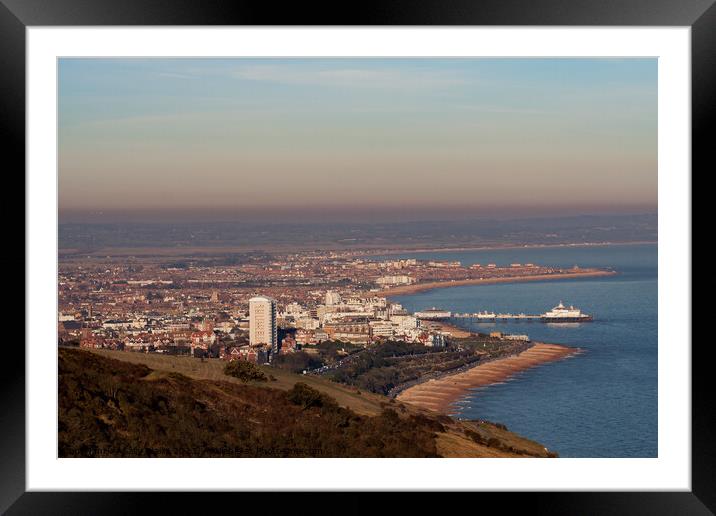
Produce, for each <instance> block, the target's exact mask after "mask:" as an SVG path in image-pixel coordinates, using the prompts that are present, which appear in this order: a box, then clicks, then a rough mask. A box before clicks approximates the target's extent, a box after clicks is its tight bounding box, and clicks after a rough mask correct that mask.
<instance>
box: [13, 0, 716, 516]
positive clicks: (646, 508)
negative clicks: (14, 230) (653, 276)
mask: <svg viewBox="0 0 716 516" xmlns="http://www.w3.org/2000/svg"><path fill="white" fill-rule="evenodd" d="M714 1H715V0H621V1H620V0H607V1H594V0H571V1H569V2H567V1H564V0H532V1H527V0H488V1H476V0H451V1H447V0H446V1H442V2H441V1H440V0H430V1H420V2H418V1H410V0H399V1H398V0H394V1H386V2H383V3H372V2H360V3H355V4H351V5H341V4H339V3H332V4H329V5H322V4H321V3H320V2H319V3H315V2H314V3H311V4H310V5H309V4H305V3H288V2H287V3H284V4H281V5H280V6H279V5H274V4H272V3H268V2H264V3H257V2H233V3H231V4H229V3H228V2H224V1H221V0H204V1H201V0H174V1H171V2H169V1H166V0H141V1H140V0H123V1H122V2H119V1H116V0H0V125H1V126H2V127H3V131H2V133H1V134H2V135H3V138H2V139H3V140H4V143H5V144H6V145H7V149H6V151H5V153H4V156H5V159H4V160H3V163H4V164H7V163H15V167H16V169H17V170H19V169H24V167H25V59H26V57H25V45H26V32H25V29H26V27H30V26H83V25H103V26H110V25H154V26H161V25H237V26H244V25H287V24H290V25H403V26H405V25H447V26H457V25H463V26H464V25H513V26H524V25H537V26H538V25H551V26H567V25H570V26H597V25H605V26H689V27H691V45H692V46H691V51H692V56H691V57H692V66H691V72H692V162H693V166H692V169H693V170H696V169H697V168H700V169H702V174H705V173H706V170H705V169H706V166H707V163H708V160H709V157H710V147H711V146H712V145H711V144H710V142H709V140H708V137H707V128H708V126H709V125H710V123H711V122H712V121H713V112H714V105H716V6H715V5H714ZM8 158H10V159H8ZM6 170H7V172H8V173H10V172H11V171H12V172H14V170H15V169H13V170H10V169H9V168H8V169H6ZM692 177H693V172H692ZM22 188H24V186H23V187H22ZM12 260H13V259H12V258H10V259H8V260H5V261H4V263H6V264H7V266H17V267H19V266H20V260H21V258H20V257H16V258H15V261H14V262H13V261H12ZM23 263H24V262H23ZM26 274H27V270H26ZM31 309H32V307H28V311H27V312H26V315H25V317H26V324H30V323H31V314H32V310H31ZM687 338H689V339H690V336H688V337H687ZM701 344H702V345H701V346H698V345H697V346H692V374H693V376H692V491H690V492H652V491H650V492H638V493H628V492H600V493H596V492H591V493H519V494H515V493H509V494H507V493H503V494H497V493H487V494H482V493H481V494H479V495H474V494H468V495H458V494H453V495H451V496H455V497H457V498H455V500H460V499H461V498H463V497H464V496H471V497H472V498H471V501H468V502H467V503H469V504H474V503H477V502H475V500H479V503H484V502H486V501H496V502H499V504H500V510H501V511H504V510H507V511H508V512H511V511H510V509H512V508H514V507H515V506H520V507H529V510H530V512H537V513H541V512H548V513H550V514H653V515H656V514H679V515H680V514H713V512H714V511H716V474H715V472H716V460H715V458H716V452H715V451H714V450H715V448H714V444H713V439H712V438H711V436H712V435H714V433H715V432H716V431H715V429H714V423H713V421H714V420H716V418H715V417H714V408H713V406H714V405H713V403H712V401H711V399H710V397H711V394H710V392H711V391H710V389H709V386H708V384H707V379H708V378H709V371H708V370H707V368H708V367H710V365H709V363H708V360H707V359H706V354H707V353H708V352H707V348H708V346H709V345H711V343H710V342H703V343H701ZM26 346H27V343H26ZM24 366H25V364H24V355H20V354H19V353H18V354H14V355H13V362H12V365H11V367H7V368H6V373H5V375H0V382H2V391H1V392H2V403H0V434H1V435H2V440H1V441H0V470H1V471H0V512H5V511H7V513H8V514H54V513H63V514H113V513H124V514H126V513H134V512H140V511H141V509H142V508H147V507H148V504H149V503H150V502H152V503H153V502H157V501H158V502H159V503H160V504H162V509H163V512H167V513H169V512H179V513H186V512H192V510H194V509H198V508H201V509H206V500H207V499H206V496H205V495H200V496H199V497H197V496H189V495H188V494H183V493H173V494H172V493H161V494H159V493H157V494H148V493H37V492H26V489H25V474H26V469H25V452H26V449H25V367H24ZM226 496H227V495H221V494H218V493H217V494H212V495H211V500H212V502H211V505H212V506H214V504H216V503H221V501H223V500H225V499H226ZM240 496H242V497H244V499H245V498H246V497H247V496H248V497H249V498H251V499H254V500H255V501H256V502H260V503H264V504H265V503H266V499H265V498H264V499H263V500H264V501H261V500H260V497H261V496H265V495H260V494H251V495H249V494H246V493H244V494H241V495H240ZM322 496H324V497H328V498H330V497H331V496H333V495H330V494H323V495H322ZM374 496H375V495H374V494H368V495H361V496H358V495H357V494H349V495H343V497H342V498H341V500H340V501H339V502H331V501H328V500H327V499H325V498H324V500H325V507H327V508H328V509H329V510H335V507H336V505H335V504H336V503H338V504H339V507H342V508H345V509H341V512H344V511H347V512H360V513H365V512H366V511H368V510H372V507H374V506H375V504H376V503H378V502H376V501H374ZM411 497H412V500H413V502H414V503H417V504H420V505H422V504H423V503H424V502H423V496H422V495H419V494H414V495H411ZM150 498H152V499H151V500H150ZM155 498H159V500H155ZM198 498H199V499H198ZM201 498H203V500H202V499H201ZM254 500H252V501H254ZM462 502H463V503H465V500H462ZM453 503H455V502H453ZM457 503H460V501H457ZM299 505H301V502H299ZM321 505H323V503H322V504H321ZM247 507H248V506H247ZM320 510H321V509H320V507H313V508H312V509H311V512H312V513H313V512H316V511H320ZM269 512H273V511H269Z"/></svg>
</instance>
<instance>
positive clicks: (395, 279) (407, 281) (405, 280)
mask: <svg viewBox="0 0 716 516" xmlns="http://www.w3.org/2000/svg"><path fill="white" fill-rule="evenodd" d="M375 282H376V283H377V284H378V285H381V286H383V287H386V286H390V285H412V284H413V283H415V279H413V278H412V277H410V276H408V275H406V274H401V275H396V276H381V277H379V278H377V279H376V280H375Z"/></svg>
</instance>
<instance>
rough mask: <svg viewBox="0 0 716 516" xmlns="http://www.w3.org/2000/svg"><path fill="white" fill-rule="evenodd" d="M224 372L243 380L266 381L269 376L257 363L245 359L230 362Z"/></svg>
mask: <svg viewBox="0 0 716 516" xmlns="http://www.w3.org/2000/svg"><path fill="white" fill-rule="evenodd" d="M224 374H225V375H228V376H233V377H234V378H238V379H239V380H241V381H242V382H252V381H253V382H266V381H268V377H267V376H266V374H264V372H263V371H262V370H261V368H259V367H258V366H257V365H256V364H252V363H251V362H246V361H244V360H235V361H233V362H229V363H228V364H226V366H225V367H224Z"/></svg>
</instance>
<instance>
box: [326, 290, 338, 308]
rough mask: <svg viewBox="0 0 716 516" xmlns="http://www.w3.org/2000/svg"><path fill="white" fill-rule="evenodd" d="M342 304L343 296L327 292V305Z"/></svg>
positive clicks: (331, 291) (330, 291)
mask: <svg viewBox="0 0 716 516" xmlns="http://www.w3.org/2000/svg"><path fill="white" fill-rule="evenodd" d="M339 304H341V295H340V294H339V293H338V292H335V291H333V290H329V291H328V292H326V305H328V306H332V305H339Z"/></svg>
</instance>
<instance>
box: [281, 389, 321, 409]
mask: <svg viewBox="0 0 716 516" xmlns="http://www.w3.org/2000/svg"><path fill="white" fill-rule="evenodd" d="M288 401H290V402H291V403H293V404H294V405H300V406H301V407H303V408H304V409H307V408H309V407H322V406H323V405H324V404H325V403H326V401H327V400H326V399H325V398H324V396H323V394H321V393H320V391H317V390H316V389H314V388H313V387H309V386H308V385H306V384H305V383H303V382H298V383H296V384H295V385H294V386H293V388H292V389H291V390H290V391H288Z"/></svg>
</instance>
